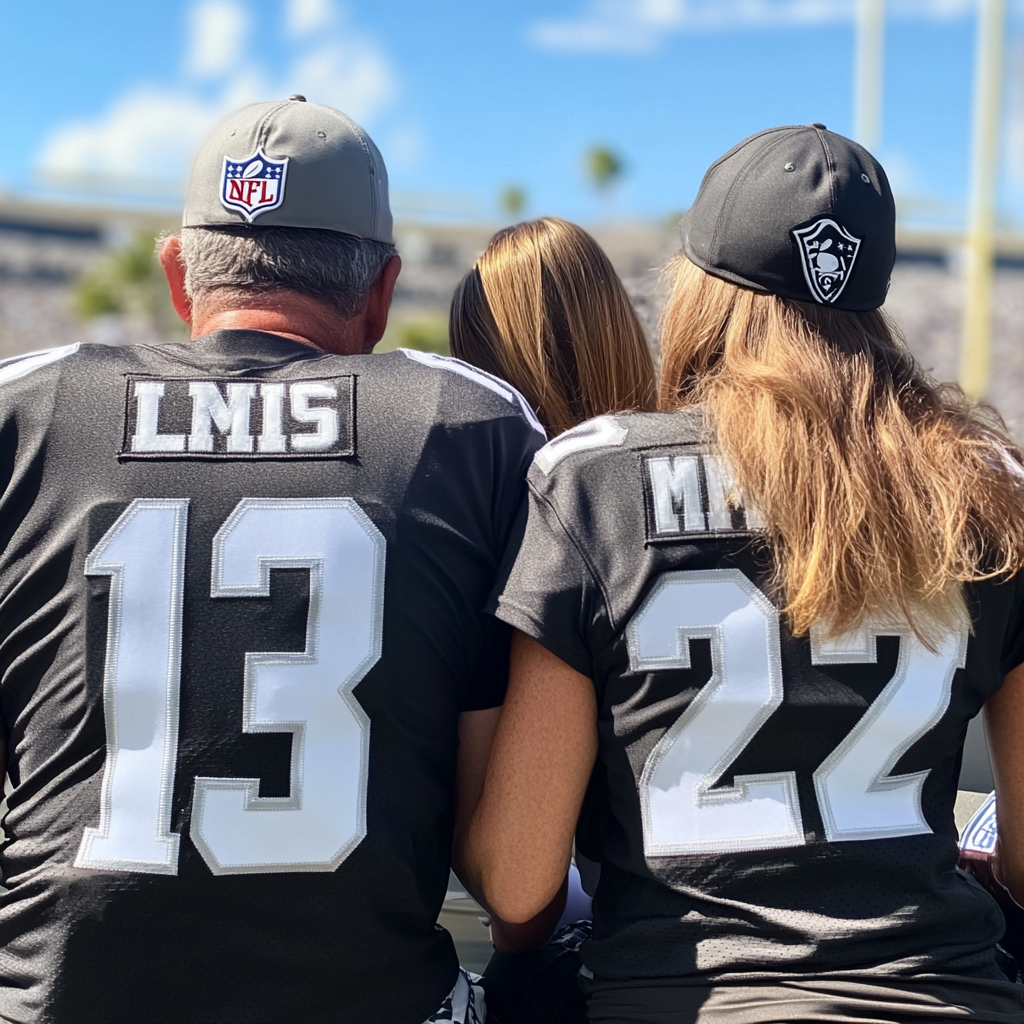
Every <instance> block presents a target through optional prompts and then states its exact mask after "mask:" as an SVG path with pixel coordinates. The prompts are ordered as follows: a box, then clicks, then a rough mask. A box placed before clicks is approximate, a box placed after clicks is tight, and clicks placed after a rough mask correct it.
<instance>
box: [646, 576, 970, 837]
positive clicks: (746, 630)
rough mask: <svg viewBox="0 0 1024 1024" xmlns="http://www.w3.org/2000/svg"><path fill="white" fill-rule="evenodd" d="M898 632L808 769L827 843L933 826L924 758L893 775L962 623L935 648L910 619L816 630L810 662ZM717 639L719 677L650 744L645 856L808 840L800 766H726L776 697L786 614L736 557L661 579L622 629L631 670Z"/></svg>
mask: <svg viewBox="0 0 1024 1024" xmlns="http://www.w3.org/2000/svg"><path fill="white" fill-rule="evenodd" d="M878 636H898V637H899V642H900V654H899V660H898V663H897V667H896V671H895V673H894V674H893V677H892V679H891V680H890V681H889V683H888V684H887V685H886V686H885V688H884V689H883V690H882V692H881V693H880V694H879V696H878V697H877V698H876V699H875V700H874V701H873V702H872V703H871V705H870V706H869V707H868V709H867V711H865V713H864V715H863V716H862V717H861V718H860V720H859V721H858V722H857V725H856V726H855V727H854V728H853V729H852V730H851V731H850V733H849V734H848V735H847V736H846V737H845V738H844V740H843V741H842V742H841V743H840V744H839V746H837V747H836V749H835V750H834V751H833V752H832V753H831V754H830V755H829V756H828V757H827V758H826V759H825V760H824V761H823V762H822V764H821V765H820V766H819V767H818V769H817V770H816V771H815V772H814V786H815V793H816V795H817V798H818V802H819V805H820V809H821V814H822V819H823V821H824V824H825V833H826V839H827V840H828V841H829V842H843V841H853V840H866V839H887V838H894V837H897V836H909V835H920V834H925V833H930V832H931V831H932V829H931V828H930V827H929V825H928V823H927V821H926V820H925V817H924V812H923V810H922V806H921V794H922V789H923V787H924V782H925V779H926V778H927V777H928V774H929V772H928V770H926V771H921V772H913V773H911V774H907V775H892V774H891V773H892V771H893V769H894V768H895V766H896V763H897V762H898V761H899V759H900V758H901V757H902V756H903V755H904V754H905V753H906V752H907V751H908V750H909V749H910V748H911V747H912V746H913V745H914V744H915V743H916V742H917V741H918V740H919V739H921V737H923V736H924V735H925V734H926V733H927V732H928V731H929V730H930V729H932V728H934V726H935V725H937V724H938V722H939V721H940V720H941V718H942V716H943V715H944V714H945V712H946V709H947V708H948V707H949V702H950V699H951V695H952V685H953V677H954V675H955V674H956V671H957V669H959V668H963V667H964V665H965V663H966V656H967V640H968V630H967V627H966V626H964V627H962V628H960V629H958V630H957V631H955V632H954V633H951V634H950V635H948V636H947V637H945V638H944V640H943V641H942V643H941V644H940V646H939V648H938V650H937V651H935V652H932V651H929V650H928V648H927V647H925V646H924V644H922V643H921V642H920V640H918V639H917V637H915V636H914V634H913V631H912V630H911V629H910V627H909V626H908V625H907V624H906V623H902V622H900V623H893V624H888V623H887V624H875V625H871V624H869V625H867V626H865V627H863V628H862V629H860V630H858V631H856V632H855V633H852V634H848V635H846V636H842V637H838V638H835V639H831V640H826V639H825V638H824V634H823V631H822V630H821V629H814V630H812V634H811V651H812V662H813V663H814V664H816V665H828V664H832V665H837V664H857V663H871V662H874V661H876V660H877V655H876V642H875V641H876V637H878ZM695 639H708V640H710V641H711V658H712V676H711V679H710V680H709V681H708V683H707V684H705V686H704V687H703V688H702V689H701V691H700V693H698V694H697V696H696V697H695V698H694V699H693V701H691V703H690V704H689V706H688V707H687V708H686V710H685V711H683V712H682V714H681V715H680V716H679V718H678V719H676V721H675V722H674V723H673V724H672V726H670V727H669V729H668V730H667V731H666V732H665V734H664V735H663V736H662V738H661V739H660V740H659V742H658V743H657V744H656V746H655V747H654V749H653V750H652V751H651V753H650V754H649V755H648V758H647V761H646V763H645V765H644V768H643V771H642V773H641V777H640V784H639V790H640V804H641V815H642V819H643V830H644V850H645V853H646V855H647V856H648V857H666V856H680V855H688V854H714V853H730V852H738V851H743V850H764V849H773V848H779V847H790V846H802V845H804V843H805V837H804V831H803V825H802V823H801V814H800V806H799V801H798V797H797V789H796V776H795V773H793V772H776V773H769V774H760V775H749V776H740V775H737V776H736V777H735V778H734V780H733V782H734V784H733V786H731V787H728V788H720V789H714V788H712V787H714V786H715V784H716V783H717V782H718V781H719V779H721V778H722V776H723V775H725V774H726V773H727V772H728V770H729V766H730V765H731V764H732V763H733V762H734V761H735V760H736V758H737V757H738V756H739V755H740V753H741V752H742V751H743V750H744V749H745V748H746V746H747V745H748V744H749V743H750V741H751V740H752V739H753V738H754V736H755V735H756V734H757V732H758V730H759V729H760V728H761V727H762V726H763V725H764V724H765V722H766V721H767V720H768V718H769V717H770V716H771V715H772V714H773V713H774V712H775V710H776V709H777V708H778V707H779V706H780V705H781V703H782V698H783V693H782V665H781V659H780V654H779V615H778V611H777V610H776V609H775V607H774V606H773V605H772V604H771V602H770V601H769V600H768V598H767V597H766V596H765V595H764V594H763V593H762V592H761V591H760V590H759V589H758V588H757V587H756V586H755V585H754V584H753V583H752V582H751V581H750V580H749V579H748V578H747V577H746V576H745V575H744V574H743V573H742V572H741V571H740V570H738V569H708V570H697V571H682V572H669V573H665V574H664V575H663V576H661V577H659V579H658V580H657V581H656V583H655V585H654V587H652V589H651V591H650V593H649V594H648V595H647V597H646V598H645V599H644V601H643V602H642V603H641V605H640V607H639V609H638V610H637V611H636V613H635V614H634V615H633V617H632V618H631V619H630V621H629V623H628V624H627V627H626V642H627V649H628V651H629V659H630V669H631V671H633V672H651V671H658V670H665V669H679V668H689V667H690V653H689V644H690V641H691V640H695Z"/></svg>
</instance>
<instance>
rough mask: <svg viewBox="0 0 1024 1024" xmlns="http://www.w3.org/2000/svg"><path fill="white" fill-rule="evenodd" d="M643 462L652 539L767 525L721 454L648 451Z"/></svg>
mask: <svg viewBox="0 0 1024 1024" xmlns="http://www.w3.org/2000/svg"><path fill="white" fill-rule="evenodd" d="M643 462H644V472H643V476H644V490H645V492H646V494H645V497H646V500H647V540H648V542H651V541H662V540H678V539H680V538H683V537H702V536H708V535H709V534H710V535H718V534H744V533H747V534H749V533H756V532H757V531H759V530H762V529H764V526H765V522H764V517H763V516H762V515H761V513H760V512H759V511H758V510H757V509H756V508H754V507H752V506H746V507H745V506H744V504H743V501H742V497H741V495H740V494H739V493H738V489H737V487H736V478H735V477H734V475H733V472H732V467H731V466H730V465H729V463H728V462H726V460H725V459H723V458H722V457H721V456H719V455H698V454H693V455H649V456H646V457H645V458H644V460H643Z"/></svg>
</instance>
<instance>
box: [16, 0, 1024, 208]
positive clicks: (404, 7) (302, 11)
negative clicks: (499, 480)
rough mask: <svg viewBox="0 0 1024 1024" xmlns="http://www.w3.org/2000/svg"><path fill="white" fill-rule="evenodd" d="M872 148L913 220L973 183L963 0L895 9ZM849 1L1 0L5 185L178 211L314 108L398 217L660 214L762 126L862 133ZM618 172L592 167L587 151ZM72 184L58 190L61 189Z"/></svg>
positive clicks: (967, 8) (1020, 132) (1019, 107)
mask: <svg viewBox="0 0 1024 1024" xmlns="http://www.w3.org/2000/svg"><path fill="white" fill-rule="evenodd" d="M888 6H889V9H890V15H889V20H888V32H887V53H886V103H885V120H884V130H883V140H882V143H881V145H880V147H879V151H878V152H879V155H880V156H881V158H882V160H883V162H884V163H885V164H886V166H887V169H888V170H889V171H890V176H891V177H892V179H893V181H894V186H895V188H896V190H897V193H898V195H900V196H901V197H902V198H903V199H904V209H905V211H906V212H907V213H913V214H914V215H916V216H918V217H925V218H926V219H930V220H931V221H933V222H935V223H938V222H949V223H955V222H957V221H958V220H959V219H960V218H961V216H962V210H963V202H964V197H965V194H966V189H967V177H968V145H969V119H970V104H971V80H972V73H973V69H972V65H973V48H974V19H973V12H974V9H975V4H974V0H890V3H889V5H888ZM1010 7H1011V12H1012V13H1011V16H1010V32H1009V38H1008V40H1007V61H1006V64H1007V75H1006V78H1007V82H1006V94H1007V96H1006V104H1005V109H1006V116H1005V128H1004V133H1003V135H1004V146H1003V167H1002V176H1001V188H1000V197H1001V207H1002V209H1003V211H1004V213H1005V215H1006V216H1007V217H1010V218H1012V219H1014V220H1015V221H1016V222H1017V224H1018V225H1024V0H1010ZM853 9H854V0H545V2H542V0H516V2H515V3H508V2H506V3H499V2H494V0H491V2H487V0H484V2H476V3H471V2H469V0H418V2H411V0H377V2H370V0H348V2H347V3H342V2H341V0H194V2H174V0H165V2H163V3H160V4H155V3H139V2H138V0H134V2H128V0H94V2H93V3H88V4H86V3H82V2H81V0H74V2H72V0H34V2H32V3H26V2H24V0H19V2H14V0H0V100H2V102H0V111H2V113H0V132H2V134H0V138H2V140H3V144H2V146H0V186H2V187H3V188H5V189H6V190H8V191H12V192H15V193H19V194H40V193H50V194H58V193H59V194H64V195H70V194H71V192H72V191H74V192H76V193H77V194H80V195H81V194H89V195H91V196H92V197H93V198H95V199H103V200H110V199H111V198H124V197H134V198H135V200H136V201H146V202H152V201H154V200H158V201H160V202H161V203H163V204H165V205H176V203H177V196H178V195H179V193H180V185H181V181H182V178H183V177H184V174H185V171H186V169H187V165H188V161H189V158H190V154H191V152H192V150H193V149H194V147H195V145H196V143H197V142H198V140H199V139H200V138H201V137H202V136H203V134H204V133H205V132H206V131H207V130H208V129H209V127H210V125H211V124H212V123H213V122H215V121H216V119H217V118H218V117H219V116H220V115H221V114H222V113H223V112H225V110H227V109H230V108H231V107H233V106H238V105H240V104H241V103H244V102H249V101H251V100H254V99H264V98H274V97H277V96H283V95H287V94H288V93H289V92H303V93H305V94H306V95H307V96H309V98H310V99H317V100H320V101H322V102H327V103H330V104H332V105H335V106H340V107H341V108H342V109H345V110H346V111H348V112H349V113H350V114H352V115H353V116H354V117H355V118H356V119H357V120H360V121H361V122H362V123H363V124H364V125H365V126H366V127H367V128H368V129H369V130H370V132H371V134H372V135H373V136H374V138H375V140H376V141H377V142H378V144H379V145H380V147H381V149H382V150H383V152H384V155H385V159H386V161H387V163H388V166H389V170H390V172H391V177H392V188H393V191H394V193H395V196H396V206H397V208H398V212H399V213H403V212H405V213H414V212H416V211H425V212H426V213H427V214H428V215H433V216H448V217H463V218H467V219H497V218H499V217H500V212H499V209H498V206H497V196H498V195H499V193H500V191H501V189H502V188H503V187H504V186H507V185H510V184H515V185H519V186H521V187H522V188H524V189H525V190H526V192H527V195H528V197H529V202H528V206H527V210H526V213H527V214H529V215H539V214H543V213H556V214H560V215H562V216H567V217H570V218H575V219H578V220H581V221H584V222H593V221H595V220H603V219H608V218H610V217H615V218H618V217H663V216H666V215H667V214H669V213H671V212H672V211H676V210H680V209H682V208H684V207H685V206H687V205H688V204H689V202H690V201H691V200H692V198H693V196H694V194H695V192H696V189H697V187H698V185H699V184H700V179H701V176H702V174H703V171H704V170H705V169H706V167H707V165H708V164H709V163H710V162H711V161H712V160H713V159H715V158H716V157H717V156H719V155H720V154H721V153H722V152H724V151H725V150H726V149H728V148H729V147H730V146H731V145H733V144H734V143H735V142H737V141H738V140H739V139H741V138H743V137H744V136H745V135H747V134H749V133H751V132H754V131H757V130H759V129H761V128H765V127H769V126H771V125H773V124H786V123H800V122H808V121H822V122H824V123H826V124H828V126H829V127H830V128H834V129H835V130H837V131H840V132H844V133H850V132H852V130H853V126H852V80H853V74H852V61H853V17H852V12H853ZM594 144H604V145H608V146H610V147H612V148H614V149H615V150H616V151H617V152H619V153H620V154H621V155H622V157H623V158H624V160H625V163H626V168H627V173H626V175H625V177H624V179H623V180H622V182H621V184H620V186H619V187H618V188H617V189H616V190H615V191H614V193H613V194H612V195H611V196H607V197H601V196H598V195H595V194H594V192H593V190H592V189H590V188H589V187H588V184H587V182H586V180H585V177H584V175H583V172H582V169H581V165H582V154H583V153H584V151H585V150H586V149H587V148H588V147H589V146H591V145H594ZM69 190H70V191H69Z"/></svg>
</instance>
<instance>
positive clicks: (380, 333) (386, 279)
mask: <svg viewBox="0 0 1024 1024" xmlns="http://www.w3.org/2000/svg"><path fill="white" fill-rule="evenodd" d="M401 269H402V258H401V256H392V257H391V259H389V260H388V261H387V263H385V264H384V269H383V270H382V271H381V272H380V277H378V278H377V281H376V283H375V284H374V286H373V287H372V288H371V289H370V297H369V298H368V299H367V300H366V308H365V310H364V312H363V344H364V351H366V352H369V351H370V349H372V348H373V346H374V345H376V344H377V342H378V341H380V339H381V338H383V337H384V330H385V328H386V327H387V325H388V310H389V309H390V308H391V297H392V296H393V295H394V293H395V282H396V281H397V280H398V274H399V272H400V271H401Z"/></svg>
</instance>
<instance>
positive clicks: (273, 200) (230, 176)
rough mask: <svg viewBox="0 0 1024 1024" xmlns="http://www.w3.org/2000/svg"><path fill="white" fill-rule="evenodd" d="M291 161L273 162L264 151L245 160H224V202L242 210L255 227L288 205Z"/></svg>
mask: <svg viewBox="0 0 1024 1024" xmlns="http://www.w3.org/2000/svg"><path fill="white" fill-rule="evenodd" d="M287 174H288V157H285V158H284V159H283V160H271V159H270V157H269V156H267V154H266V153H264V152H263V150H262V149H257V150H256V152H255V153H253V155H252V156H247V157H244V158H243V159H241V160H232V159H231V158H230V157H227V156H226V157H224V170H223V172H222V173H221V178H220V201H221V202H222V203H223V204H224V205H225V206H226V207H227V208H228V209H229V210H238V212H239V213H241V214H242V216H243V217H245V219H246V220H247V221H249V223H250V224H251V223H252V222H253V221H254V220H255V219H256V218H257V217H258V216H259V215H260V214H261V213H266V212H267V210H276V209H277V208H278V207H279V206H280V205H281V204H282V203H283V202H284V183H285V178H286V177H287Z"/></svg>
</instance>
